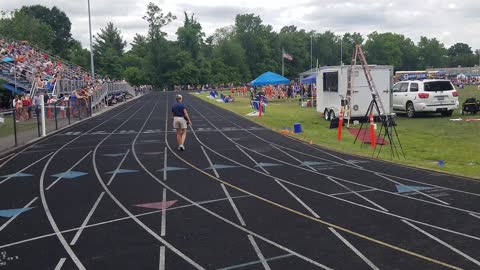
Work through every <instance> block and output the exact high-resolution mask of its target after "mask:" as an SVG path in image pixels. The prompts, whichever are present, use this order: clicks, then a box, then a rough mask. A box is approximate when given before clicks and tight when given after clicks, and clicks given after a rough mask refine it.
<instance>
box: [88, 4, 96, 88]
mask: <svg viewBox="0 0 480 270" xmlns="http://www.w3.org/2000/svg"><path fill="white" fill-rule="evenodd" d="M87 2H88V28H89V31H90V66H91V67H92V80H93V81H94V80H95V66H94V64H93V44H92V18H91V16H90V0H87Z"/></svg>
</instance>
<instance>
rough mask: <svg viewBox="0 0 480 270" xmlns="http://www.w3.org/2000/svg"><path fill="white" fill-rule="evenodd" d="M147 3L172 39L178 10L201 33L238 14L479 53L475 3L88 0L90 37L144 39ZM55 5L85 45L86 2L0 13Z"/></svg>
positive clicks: (479, 14)
mask: <svg viewBox="0 0 480 270" xmlns="http://www.w3.org/2000/svg"><path fill="white" fill-rule="evenodd" d="M148 2H154V3H156V4H158V5H159V6H160V7H161V8H162V9H163V10H164V11H165V12H172V13H173V14H175V15H176V16H177V17H178V19H177V20H176V21H175V22H174V23H172V24H171V25H169V26H168V27H167V28H166V29H165V31H166V32H167V33H168V35H169V39H175V38H176V37H175V31H176V29H177V28H178V27H179V26H180V25H181V24H182V21H183V11H187V12H189V13H192V12H193V13H195V15H196V17H197V19H198V21H199V22H200V23H201V24H202V27H203V29H204V31H205V33H206V34H207V36H208V35H209V34H212V33H213V32H214V31H215V29H217V28H220V27H223V26H227V25H231V24H233V23H234V19H235V15H236V14H239V13H255V14H258V15H260V16H261V18H262V20H263V21H264V23H267V24H270V25H272V26H273V28H274V30H276V31H278V30H280V28H281V27H282V26H284V25H291V24H293V25H296V26H298V27H299V28H303V29H306V30H307V31H309V30H316V31H317V32H323V31H326V30H331V31H333V32H335V33H337V34H343V33H345V32H360V33H362V34H363V35H364V36H366V35H367V34H368V33H371V32H373V31H378V32H396V33H400V34H403V35H405V36H407V37H409V38H411V39H412V40H413V41H414V42H418V40H419V38H420V36H427V37H429V38H432V37H436V38H438V39H439V40H440V41H441V42H443V43H444V44H445V46H446V47H447V48H448V47H449V46H451V45H453V44H454V43H456V42H463V43H467V44H469V45H470V46H471V47H472V50H475V49H480V34H479V31H480V1H479V0H457V1H450V0H376V1H364V0H350V1H343V0H334V1H332V0H293V1H292V0H256V1H253V0H195V1H192V0H90V4H91V10H92V27H93V32H94V33H96V32H98V31H99V30H100V28H103V27H105V25H106V23H107V22H109V21H112V22H113V23H114V24H115V25H116V26H117V27H118V28H119V29H120V30H121V31H122V34H123V37H124V38H125V39H126V40H127V41H128V42H131V41H132V38H133V36H134V35H135V33H141V34H145V33H146V31H147V25H146V23H145V22H144V21H143V20H142V18H141V17H142V16H143V15H144V14H145V11H146V6H147V4H148ZM34 4H41V5H44V6H47V7H52V6H54V5H55V6H57V7H58V8H60V9H61V10H63V11H65V13H66V14H67V16H68V17H69V18H70V20H71V21H72V34H73V37H74V38H76V39H78V40H80V41H81V42H82V44H83V46H84V47H86V46H88V9H87V0H62V1H60V0H12V1H7V0H1V1H0V10H4V11H5V10H13V9H16V8H20V7H21V6H23V5H34Z"/></svg>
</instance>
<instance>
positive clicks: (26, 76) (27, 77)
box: [0, 39, 90, 92]
mask: <svg viewBox="0 0 480 270" xmlns="http://www.w3.org/2000/svg"><path fill="white" fill-rule="evenodd" d="M0 63H1V67H2V74H3V75H6V74H5V73H7V72H8V76H11V77H14V76H16V77H17V79H18V80H20V81H25V82H28V84H30V85H32V84H34V83H35V85H36V87H37V89H40V90H47V91H49V92H51V91H52V90H53V88H54V85H55V82H56V81H57V80H60V79H69V80H83V79H85V80H90V78H89V77H90V75H89V74H88V72H86V71H85V70H83V69H82V68H80V67H79V66H74V65H72V64H68V63H67V64H65V63H64V61H62V60H61V59H59V58H57V57H54V56H51V55H50V54H48V53H46V52H43V51H42V50H40V49H38V48H36V47H34V46H32V45H30V44H29V42H28V41H20V42H18V41H7V40H5V39H0Z"/></svg>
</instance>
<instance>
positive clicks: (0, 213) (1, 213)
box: [0, 207, 33, 218]
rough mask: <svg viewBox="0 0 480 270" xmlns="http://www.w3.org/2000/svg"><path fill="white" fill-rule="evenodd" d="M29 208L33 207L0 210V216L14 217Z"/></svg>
mask: <svg viewBox="0 0 480 270" xmlns="http://www.w3.org/2000/svg"><path fill="white" fill-rule="evenodd" d="M31 209H33V207H28V208H17V209H6V210H0V217H8V218H10V217H14V216H16V215H19V214H21V213H24V212H27V211H29V210H31Z"/></svg>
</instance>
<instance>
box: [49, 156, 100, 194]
mask: <svg viewBox="0 0 480 270" xmlns="http://www.w3.org/2000/svg"><path fill="white" fill-rule="evenodd" d="M91 153H92V150H90V151H89V152H88V153H87V154H86V155H85V156H83V157H82V158H81V159H80V160H79V161H77V162H76V163H75V164H73V165H72V167H70V169H68V171H66V172H65V174H66V173H69V172H71V171H72V170H73V169H74V168H75V167H77V165H78V164H80V162H82V161H83V160H84V159H85V158H87V157H88V156H89V155H90V154H91ZM62 178H63V176H59V177H58V178H57V179H56V180H55V181H53V183H51V184H50V185H49V186H48V187H47V188H46V189H45V190H49V189H51V188H52V187H53V186H54V185H55V184H56V183H57V182H58V181H60V179H62Z"/></svg>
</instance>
